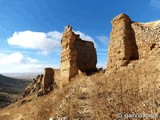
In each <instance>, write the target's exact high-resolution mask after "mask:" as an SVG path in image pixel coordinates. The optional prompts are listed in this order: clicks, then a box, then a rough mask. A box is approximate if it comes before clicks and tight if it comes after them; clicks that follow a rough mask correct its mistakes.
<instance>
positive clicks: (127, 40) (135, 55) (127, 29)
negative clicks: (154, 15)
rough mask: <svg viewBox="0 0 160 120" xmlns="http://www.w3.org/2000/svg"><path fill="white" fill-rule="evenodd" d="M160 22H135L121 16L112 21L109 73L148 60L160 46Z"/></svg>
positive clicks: (125, 16)
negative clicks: (149, 55) (134, 62)
mask: <svg viewBox="0 0 160 120" xmlns="http://www.w3.org/2000/svg"><path fill="white" fill-rule="evenodd" d="M159 31H160V21H157V22H152V23H145V24H142V23H138V22H133V21H131V19H130V18H129V16H127V15H125V14H120V15H118V16H117V17H115V18H114V19H113V20H112V32H111V35H110V43H109V48H108V63H107V72H111V71H114V70H118V69H120V68H121V67H122V66H127V65H128V64H129V63H130V62H131V61H132V60H137V59H146V58H147V57H148V53H149V52H150V51H151V50H152V49H154V48H155V47H159V46H160V32H159Z"/></svg>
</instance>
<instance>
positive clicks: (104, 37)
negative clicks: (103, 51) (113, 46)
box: [96, 35, 109, 46]
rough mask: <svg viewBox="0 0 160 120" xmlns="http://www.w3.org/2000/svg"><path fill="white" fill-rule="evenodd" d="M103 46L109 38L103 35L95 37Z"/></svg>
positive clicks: (106, 44)
mask: <svg viewBox="0 0 160 120" xmlns="http://www.w3.org/2000/svg"><path fill="white" fill-rule="evenodd" d="M96 38H97V39H98V40H99V41H100V42H101V43H102V44H104V46H108V42H109V38H108V37H107V36H105V35H101V36H97V37H96Z"/></svg>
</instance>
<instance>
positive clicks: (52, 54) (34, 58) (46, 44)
mask: <svg viewBox="0 0 160 120" xmlns="http://www.w3.org/2000/svg"><path fill="white" fill-rule="evenodd" d="M120 13H126V14H128V15H129V16H130V18H131V19H132V20H133V21H139V22H150V21H155V20H159V19H160V0H139V1H135V0H129V1H128V0H99V1H97V0H0V73H6V72H12V73H13V72H42V71H43V68H44V67H53V68H59V67H60V50H61V46H60V40H61V36H62V33H63V31H64V28H65V26H66V25H70V26H72V27H73V30H74V31H75V32H76V33H78V34H80V35H81V37H82V38H83V39H87V40H91V41H93V42H94V43H95V47H96V49H97V55H98V63H97V66H98V67H103V68H105V66H106V62H107V47H108V43H109V37H110V32H111V28H112V26H111V20H112V19H113V18H114V17H115V16H117V15H118V14H120Z"/></svg>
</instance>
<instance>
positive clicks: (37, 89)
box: [24, 68, 55, 97]
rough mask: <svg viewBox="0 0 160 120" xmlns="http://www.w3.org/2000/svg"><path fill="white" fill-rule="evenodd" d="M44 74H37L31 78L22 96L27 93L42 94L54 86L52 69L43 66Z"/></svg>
mask: <svg viewBox="0 0 160 120" xmlns="http://www.w3.org/2000/svg"><path fill="white" fill-rule="evenodd" d="M44 72H45V73H44V75H43V74H41V75H38V76H37V78H36V79H33V81H32V83H31V84H30V85H29V86H28V87H27V88H26V89H25V93H24V97H25V96H27V95H32V94H36V95H37V96H42V95H44V94H46V93H48V92H49V91H51V90H53V88H54V85H55V84H54V70H53V69H52V68H45V69H44Z"/></svg>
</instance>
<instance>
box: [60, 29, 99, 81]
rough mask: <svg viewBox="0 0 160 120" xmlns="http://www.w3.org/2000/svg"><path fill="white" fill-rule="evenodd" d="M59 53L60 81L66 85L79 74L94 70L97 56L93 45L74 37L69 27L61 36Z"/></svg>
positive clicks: (76, 36)
mask: <svg viewBox="0 0 160 120" xmlns="http://www.w3.org/2000/svg"><path fill="white" fill-rule="evenodd" d="M61 45H62V51H61V70H60V74H61V81H62V84H67V83H68V82H69V80H70V79H71V78H72V77H74V76H75V75H77V74H78V73H79V72H86V73H87V72H91V71H94V70H96V63H97V56H96V50H95V48H94V44H93V43H92V42H90V41H84V40H82V39H81V38H80V36H79V35H76V34H75V33H74V32H73V31H72V28H71V27H70V26H67V27H66V30H65V32H64V34H63V37H62V41H61Z"/></svg>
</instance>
